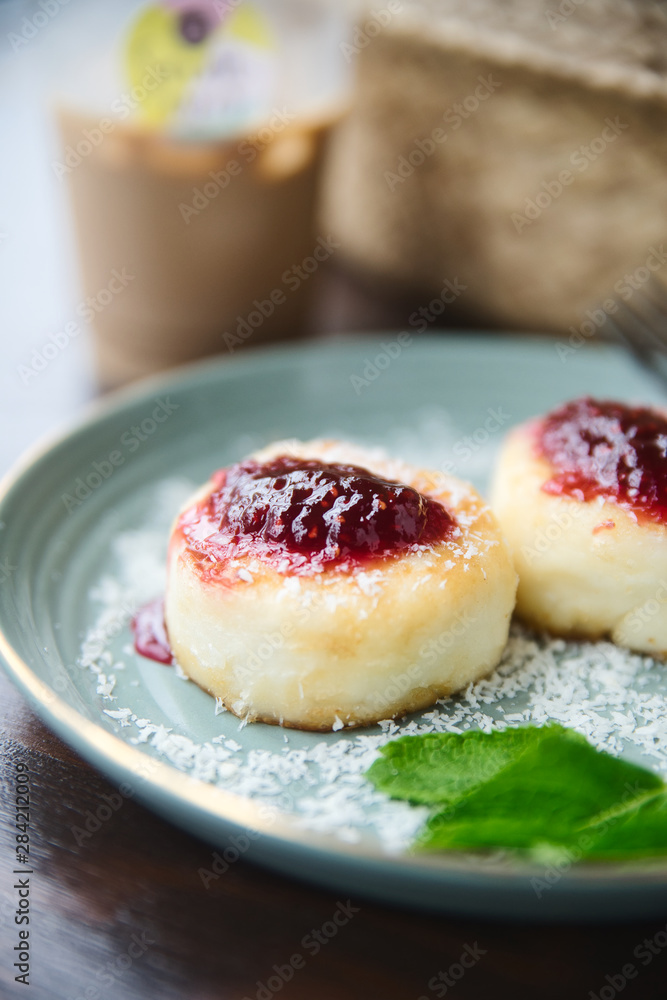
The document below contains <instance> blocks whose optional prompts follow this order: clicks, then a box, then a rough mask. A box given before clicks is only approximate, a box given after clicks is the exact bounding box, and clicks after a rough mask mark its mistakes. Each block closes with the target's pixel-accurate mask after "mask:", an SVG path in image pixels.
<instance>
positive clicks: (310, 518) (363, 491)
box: [179, 455, 456, 573]
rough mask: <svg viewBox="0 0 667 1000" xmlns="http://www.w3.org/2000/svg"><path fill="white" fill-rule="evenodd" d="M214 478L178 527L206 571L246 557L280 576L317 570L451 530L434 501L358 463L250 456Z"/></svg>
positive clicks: (373, 556) (448, 517) (431, 541)
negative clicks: (252, 557)
mask: <svg viewBox="0 0 667 1000" xmlns="http://www.w3.org/2000/svg"><path fill="white" fill-rule="evenodd" d="M213 481H214V484H215V489H214V490H213V492H212V493H211V494H210V495H209V496H208V497H206V498H205V499H204V500H203V501H202V502H201V503H200V504H197V505H195V507H193V508H191V509H190V510H188V511H186V512H185V513H184V514H183V515H182V516H181V519H180V522H179V527H180V530H181V531H182V533H183V536H184V538H185V540H186V543H187V544H188V547H189V548H190V550H191V552H192V553H193V555H194V556H195V558H196V559H197V561H198V562H199V565H200V568H201V570H202V571H204V572H205V571H206V570H207V569H208V570H209V571H210V570H211V566H212V563H216V562H221V563H224V562H226V561H227V560H229V559H232V558H234V557H235V556H240V555H246V554H248V555H257V556H259V557H261V558H262V559H264V560H270V561H271V562H272V563H273V564H274V566H275V567H276V568H277V569H278V570H279V571H281V572H285V571H288V570H289V571H291V572H298V573H309V572H321V571H322V570H323V569H325V568H329V567H341V566H350V565H352V564H358V563H363V562H368V561H370V560H372V559H377V558H382V557H385V556H395V555H398V554H400V553H401V552H404V551H405V550H406V549H409V548H410V547H411V546H415V545H432V544H434V543H436V542H439V541H442V540H443V539H445V538H446V537H447V536H448V535H449V534H450V533H451V532H452V531H453V530H455V528H456V522H455V520H454V518H453V517H452V516H451V515H450V514H449V513H448V512H447V511H446V510H445V508H444V507H443V506H442V504H440V503H438V502H437V501H436V500H431V499H430V498H428V497H425V496H423V495H422V494H421V493H419V492H417V490H415V489H413V488H412V487H411V486H406V485H404V484H402V483H394V482H389V481H387V480H385V479H381V478H379V477H378V476H375V475H373V473H371V472H369V471H368V470H367V469H362V468H359V467H358V466H356V465H338V464H327V463H324V462H319V461H316V460H315V459H303V458H293V457H290V456H287V455H284V456H281V457H279V458H275V459H273V460H271V461H270V462H265V463H259V462H256V461H253V460H252V459H249V460H248V461H245V462H241V463H239V464H238V465H233V466H231V467H230V468H229V469H223V470H221V471H220V472H218V473H216V475H215V476H214V480H213Z"/></svg>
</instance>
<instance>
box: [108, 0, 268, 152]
mask: <svg viewBox="0 0 667 1000" xmlns="http://www.w3.org/2000/svg"><path fill="white" fill-rule="evenodd" d="M125 71H126V74H127V77H128V81H129V83H130V86H132V87H136V88H137V89H139V88H140V89H141V93H142V94H145V96H144V97H143V98H142V100H141V101H140V102H138V104H137V106H136V110H135V111H134V119H135V122H136V123H137V124H140V125H143V126H144V127H146V128H149V129H154V130H156V131H163V132H165V133H169V134H171V135H175V136H179V137H182V138H216V137H220V136H224V135H230V134H233V133H235V132H237V131H239V130H242V129H247V128H248V127H251V126H252V125H253V124H255V123H258V122H260V121H261V120H262V119H263V118H265V117H266V116H267V114H269V113H270V111H271V99H272V95H273V94H274V92H275V86H276V76H277V46H276V42H275V39H274V36H273V32H272V31H271V26H270V24H269V23H268V20H267V18H266V17H265V16H264V14H263V13H262V12H261V11H260V10H259V9H258V7H257V6H255V5H254V4H252V3H245V2H239V0H236V2H234V0H197V2H192V0H163V2H162V3H152V4H149V5H146V6H144V7H142V9H141V11H140V12H139V14H138V15H137V17H136V18H135V20H134V21H133V23H132V26H131V28H130V31H129V35H128V37H127V41H126V49H125ZM149 77H150V80H148V78H149Z"/></svg>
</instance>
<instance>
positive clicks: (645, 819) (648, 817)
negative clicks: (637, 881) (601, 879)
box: [582, 786, 667, 860]
mask: <svg viewBox="0 0 667 1000" xmlns="http://www.w3.org/2000/svg"><path fill="white" fill-rule="evenodd" d="M663 787H664V786H663ZM585 836H587V837H588V838H590V840H589V842H588V843H586V840H584V845H585V846H584V850H583V854H584V856H585V857H588V858H591V859H594V860H621V859H630V858H642V857H651V856H653V857H655V856H657V855H659V854H667V793H665V792H661V793H660V794H658V795H653V796H651V797H650V798H644V799H643V800H642V801H640V802H634V803H630V804H629V805H627V806H626V808H625V809H624V810H623V811H622V812H617V813H616V814H615V815H614V814H612V815H608V816H606V817H605V818H603V819H600V818H599V817H598V819H597V821H596V822H595V823H593V824H591V825H590V826H588V827H586V828H585V829H584V830H583V831H582V839H583V838H584V837H585Z"/></svg>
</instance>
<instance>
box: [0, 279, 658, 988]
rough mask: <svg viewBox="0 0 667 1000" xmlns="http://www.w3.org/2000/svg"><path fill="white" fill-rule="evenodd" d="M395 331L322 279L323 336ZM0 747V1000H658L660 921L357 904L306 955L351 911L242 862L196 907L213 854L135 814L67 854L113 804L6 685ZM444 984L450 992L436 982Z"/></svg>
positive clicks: (102, 783)
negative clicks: (21, 788)
mask: <svg viewBox="0 0 667 1000" xmlns="http://www.w3.org/2000/svg"><path fill="white" fill-rule="evenodd" d="M405 315H406V314H405V311H404V308H403V306H401V305H400V304H398V303H395V302H391V303H390V302H388V301H384V302H383V303H382V302H379V300H377V298H376V299H375V300H374V299H373V296H369V295H368V294H367V293H366V292H365V291H364V290H363V289H360V288H358V287H357V286H355V284H354V283H353V282H349V281H347V280H346V279H345V277H344V276H341V275H340V274H339V275H336V274H332V275H330V277H329V280H328V282H327V283H326V284H325V285H324V286H323V287H322V289H321V295H320V313H319V320H318V324H317V328H318V329H319V330H320V331H323V330H327V329H329V330H331V329H333V328H338V329H352V328H354V327H358V328H359V327H373V326H380V327H382V326H385V328H387V327H389V326H391V327H393V328H397V327H398V328H400V327H401V324H402V322H403V321H404V317H405ZM74 358H75V355H74V353H72V354H71V355H70V356H68V357H63V358H62V359H61V360H62V367H61V368H60V369H58V370H56V367H55V366H54V368H53V372H51V373H49V374H48V377H46V376H45V378H44V380H43V381H42V382H41V383H40V385H39V387H38V389H39V400H40V406H41V407H42V410H43V412H44V415H45V416H44V426H45V427H46V426H47V424H48V420H47V418H48V416H49V414H50V413H51V414H56V413H57V414H58V415H59V416H62V415H63V414H64V412H65V411H66V410H67V409H68V408H69V409H71V410H75V409H76V408H77V407H78V405H79V403H80V402H81V401H82V399H83V398H84V396H85V395H86V394H87V392H88V389H87V388H86V384H84V383H85V376H84V375H72V372H71V371H70V370H69V369H68V368H67V366H68V365H69V366H71V365H75V361H74ZM76 363H77V364H78V362H76ZM78 370H79V369H77V371H78ZM80 370H81V372H84V371H85V365H84V366H83V367H82V368H81V369H80ZM68 371H69V374H68ZM63 380H64V381H63ZM11 386H13V387H14V390H15V393H16V398H15V399H11V398H9V399H8V397H7V395H6V394H5V396H4V397H3V398H2V400H1V401H0V405H2V407H3V413H4V419H5V425H4V426H5V427H7V426H8V422H7V421H8V419H9V414H10V412H11V414H13V415H16V413H17V412H19V413H20V407H21V406H24V407H25V406H27V405H28V404H30V405H33V401H34V400H35V399H36V398H37V396H36V395H34V394H33V396H32V397H30V396H29V394H27V393H26V392H25V391H23V389H21V391H20V392H19V388H20V387H17V384H16V380H15V379H14V380H13V381H11V380H8V381H7V384H6V389H7V392H9V390H10V388H11ZM65 386H67V387H68V388H67V391H68V393H69V395H68V396H67V399H68V403H67V405H65V404H64V403H63V399H64V395H65V390H64V387H65ZM72 386H74V387H75V389H76V391H72ZM31 391H32V390H31ZM26 400H27V402H26ZM49 400H51V402H49ZM17 408H18V409H17ZM24 443H27V442H24ZM16 447H17V442H16V438H15V437H13V438H12V439H11V441H10V439H9V436H7V441H6V447H5V449H4V451H5V454H4V458H3V462H5V461H8V460H9V459H10V458H11V457H12V453H13V451H15V450H16ZM0 741H1V742H0V762H1V763H0V779H1V780H0V791H1V794H2V799H1V812H0V996H1V997H2V998H3V1000H4V998H5V997H6V998H13V997H25V996H32V997H34V998H35V1000H37V998H42V997H44V998H48V1000H80V998H85V1000H121V998H122V1000H134V998H137V1000H148V998H160V1000H171V998H179V1000H181V998H185V1000H209V998H210V1000H213V998H223V1000H228V998H229V1000H242V998H247V1000H269V998H271V997H273V996H280V997H281V998H284V1000H424V998H426V1000H433V998H437V997H443V996H452V997H455V998H456V1000H473V998H474V1000H479V998H484V1000H486V998H494V1000H495V998H505V997H507V998H511V1000H520V998H529V1000H532V998H536V1000H537V998H541V1000H564V998H566V997H567V998H568V1000H569V998H572V1000H575V998H581V1000H591V997H593V998H599V1000H611V998H612V997H615V996H617V995H619V994H622V996H623V1000H652V998H664V997H666V996H667V985H665V984H666V982H667V975H666V974H667V948H666V949H665V950H664V951H661V952H660V953H659V954H656V955H655V956H652V958H651V961H650V962H649V963H648V964H647V965H641V963H640V962H639V961H638V960H637V958H636V956H635V955H634V952H635V949H637V948H638V947H639V948H642V942H643V941H644V940H645V939H649V940H652V939H653V938H654V936H655V935H656V933H658V932H660V931H663V930H664V929H665V926H666V924H667V916H666V919H665V920H663V921H656V920H652V921H647V922H644V923H625V924H618V923H617V924H610V925H604V926H603V925H600V926H586V925H580V926H577V925H572V926H543V925H532V926H526V925H525V924H514V923H511V922H507V923H495V922H488V921H483V920H462V919H457V918H446V917H440V916H432V915H428V914H422V913H417V912H408V911H402V910H399V909H392V908H389V907H386V906H381V905H378V904H376V903H373V902H369V901H367V900H365V899H363V898H355V899H353V900H351V901H350V905H351V906H352V907H354V910H353V911H352V912H353V916H352V917H351V919H350V920H349V922H348V923H347V924H346V925H345V926H343V927H341V928H340V930H339V931H338V933H337V934H336V935H335V937H333V938H332V939H331V940H330V941H329V942H328V943H326V944H325V945H324V946H323V947H321V949H320V950H319V952H318V953H317V954H311V952H310V951H306V950H304V947H303V944H302V941H303V939H304V937H305V936H306V935H308V934H309V933H310V932H311V930H312V929H315V930H317V929H319V928H321V927H322V925H323V924H325V923H326V922H327V921H330V920H331V918H332V915H333V914H334V912H335V910H336V907H337V905H338V903H339V902H343V903H345V904H346V905H348V901H347V898H344V899H342V900H341V899H339V897H337V896H336V895H335V894H332V893H331V892H328V891H323V890H321V889H319V888H316V887H311V886H308V885H304V884H301V883H299V882H297V881H293V880H290V879H287V878H283V877H280V876H277V875H274V874H272V873H270V872H267V871H264V870H262V869H261V868H257V867H255V866H253V865H252V864H250V863H248V862H246V861H245V860H243V859H241V860H239V861H237V862H236V863H235V864H233V865H232V866H230V868H229V870H228V872H227V873H226V874H225V875H224V876H223V877H221V878H219V879H217V880H216V881H214V882H212V883H211V884H210V885H209V887H208V888H207V889H206V888H204V886H203V884H202V881H201V879H200V877H199V875H198V869H199V868H201V867H207V866H208V865H210V863H211V855H212V850H213V848H212V847H211V846H210V845H208V844H206V843H203V842H201V841H199V840H197V839H195V838H194V837H192V836H189V835H188V834H185V833H183V832H182V831H180V830H178V829H176V828H175V827H172V826H170V825H169V824H167V823H165V822H164V821H163V820H161V819H159V818H158V817H156V816H154V815H153V814H152V813H150V812H149V811H147V810H146V809H144V808H143V807H142V806H140V805H138V804H137V803H135V802H133V801H126V802H125V803H124V804H123V806H122V808H120V809H118V811H116V812H115V813H114V814H113V816H112V817H111V818H110V819H109V820H108V821H107V822H105V823H104V825H103V826H102V828H101V829H100V830H99V831H98V832H97V833H96V834H95V836H93V837H91V838H90V839H88V840H86V841H85V842H84V843H81V844H77V839H76V836H75V833H74V832H73V828H74V827H77V826H79V827H80V826H81V825H82V822H83V821H84V819H85V815H86V813H87V811H88V810H91V811H92V812H95V811H96V810H97V809H98V808H99V806H100V805H102V804H103V803H104V798H103V796H104V795H107V796H108V795H112V794H113V793H114V790H113V788H112V787H111V786H110V785H109V784H108V782H107V781H106V780H105V779H104V778H103V777H101V776H100V775H99V774H98V773H97V772H96V771H94V770H93V769H92V768H91V767H89V766H88V765H87V764H86V763H85V762H84V761H83V760H81V759H80V758H79V757H78V756H77V755H76V754H75V753H73V752H72V751H71V750H70V749H69V748H68V747H67V746H65V745H64V744H63V743H62V742H61V741H60V740H59V739H57V738H56V737H55V736H53V735H52V734H51V733H50V732H49V731H48V730H47V729H46V728H45V727H44V726H43V725H42V724H41V722H40V721H39V720H38V719H37V718H36V716H35V715H34V714H33V713H32V712H31V711H30V709H29V708H28V707H27V706H26V704H25V703H24V701H23V699H22V697H21V696H20V695H19V694H18V693H17V692H16V691H15V690H14V688H13V687H12V685H11V684H10V683H9V681H8V680H7V679H6V678H5V676H4V675H3V674H2V673H1V672H0ZM17 764H18V765H20V767H21V768H23V766H25V768H26V769H27V771H28V772H29V774H30V779H31V819H30V822H31V827H30V842H31V863H32V865H33V874H32V875H31V876H30V925H29V926H30V938H29V941H30V953H31V961H30V985H29V986H25V985H23V984H21V983H16V982H15V979H14V977H15V975H17V974H19V973H17V971H16V969H15V968H14V967H13V963H14V961H15V960H16V959H15V955H16V954H17V952H16V951H15V950H14V949H15V948H16V947H18V946H19V937H18V934H19V931H20V929H21V927H20V926H17V925H16V924H15V912H16V906H17V892H18V890H17V889H16V888H15V885H16V882H15V879H16V878H20V877H21V876H15V875H14V874H13V867H14V866H13V861H14V856H15V854H14V852H15V840H14V838H15V834H16V830H15V827H14V789H13V785H12V781H13V776H14V774H15V772H16V766H17ZM298 953H301V954H302V955H303V956H305V961H304V964H303V967H302V968H299V969H298V970H297V971H296V972H294V974H293V975H292V977H291V978H289V981H285V980H286V978H287V974H285V976H283V977H282V978H281V979H276V978H275V977H276V969H275V967H278V969H280V968H283V969H284V968H285V967H286V965H287V964H288V963H289V961H290V958H291V956H293V955H295V954H298ZM471 953H474V954H476V956H477V960H476V961H475V964H474V965H472V967H471V968H469V969H468V970H465V971H463V969H464V967H463V965H462V964H461V962H460V960H461V957H462V956H463V955H464V954H467V955H470V954H471ZM628 963H632V964H633V965H634V966H636V967H638V970H639V971H638V975H637V976H636V978H633V979H629V980H628V981H627V983H623V982H622V981H621V979H620V978H619V976H622V975H623V973H622V969H623V966H625V965H627V964H628ZM469 964H470V962H469ZM450 970H451V971H450ZM440 973H442V976H443V977H449V979H445V978H442V977H441V978H440V979H438V976H439V974H440ZM461 973H463V974H462V975H461ZM448 982H449V985H447V983H448ZM267 984H270V985H267Z"/></svg>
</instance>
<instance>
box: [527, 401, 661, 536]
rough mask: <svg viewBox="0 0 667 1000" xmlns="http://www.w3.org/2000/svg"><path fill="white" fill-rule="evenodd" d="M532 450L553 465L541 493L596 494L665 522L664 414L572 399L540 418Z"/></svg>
mask: <svg viewBox="0 0 667 1000" xmlns="http://www.w3.org/2000/svg"><path fill="white" fill-rule="evenodd" d="M537 450H538V453H539V454H540V456H542V457H543V458H546V459H547V460H548V461H549V462H550V463H551V465H552V466H553V469H554V474H553V476H552V477H551V478H550V479H549V480H548V481H547V482H546V483H544V485H543V486H542V489H543V490H545V491H546V492H547V493H554V494H564V495H566V496H571V497H575V498H576V499H577V500H592V499H593V498H594V497H598V496H599V497H603V498H604V499H605V500H614V501H616V503H619V504H620V505H621V506H623V507H627V508H630V509H631V510H633V511H635V513H636V514H638V515H643V516H644V517H645V518H648V519H650V520H652V521H659V522H662V523H663V524H664V523H667V457H666V456H667V417H665V416H664V415H663V414H661V413H659V412H657V411H656V410H651V409H648V408H647V407H630V406H625V405H624V404H623V403H614V402H602V401H599V400H595V399H590V398H587V399H577V400H574V401H573V402H571V403H566V404H565V405H564V406H561V407H559V408H558V409H557V410H554V411H553V412H552V413H549V414H548V415H547V416H546V417H545V418H544V420H543V421H542V422H541V424H540V426H539V430H538V437H537Z"/></svg>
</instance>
